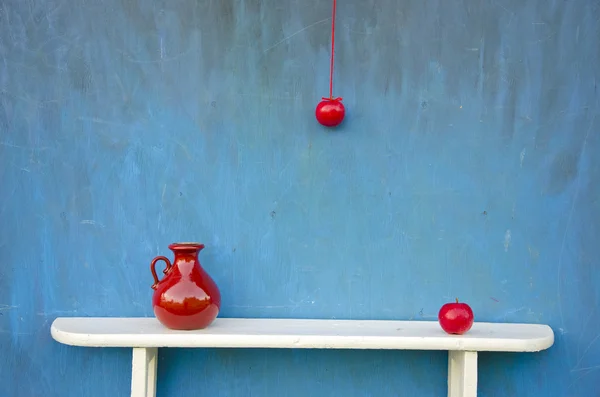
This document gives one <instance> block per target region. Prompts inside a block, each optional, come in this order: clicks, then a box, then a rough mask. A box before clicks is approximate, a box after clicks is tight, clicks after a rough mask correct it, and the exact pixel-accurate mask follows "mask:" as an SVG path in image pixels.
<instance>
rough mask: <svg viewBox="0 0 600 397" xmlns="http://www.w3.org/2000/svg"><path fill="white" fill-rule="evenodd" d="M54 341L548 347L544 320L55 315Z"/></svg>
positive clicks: (236, 345) (148, 344)
mask: <svg viewBox="0 0 600 397" xmlns="http://www.w3.org/2000/svg"><path fill="white" fill-rule="evenodd" d="M51 333H52V336H53V338H54V339H55V340H57V341H58V342H61V343H64V344H67V345H75V346H95V347H190V348H199V347H230V348H308V349H395V350H448V351H451V350H452V351H503V352H534V351H540V350H544V349H547V348H549V347H550V346H552V344H553V343H554V333H553V332H552V329H551V328H550V327H548V326H547V325H539V324H504V323H477V322H476V323H475V324H473V327H472V328H471V330H470V331H469V332H468V333H466V334H464V335H461V336H458V335H448V334H446V333H445V332H444V331H443V330H442V329H441V328H440V326H439V324H438V323H437V322H436V321H383V320H365V321H362V320H303V319H244V318H218V319H217V320H215V322H214V323H213V324H211V325H210V326H209V327H208V328H206V329H204V330H197V331H173V330H169V329H167V328H165V327H164V326H162V325H161V324H160V323H159V322H158V320H156V319H155V318H153V317H150V318H146V317H141V318H114V317H105V318H102V317H101V318H98V317H75V318H57V319H56V320H55V321H54V322H53V324H52V328H51Z"/></svg>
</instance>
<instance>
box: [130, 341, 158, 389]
mask: <svg viewBox="0 0 600 397" xmlns="http://www.w3.org/2000/svg"><path fill="white" fill-rule="evenodd" d="M157 361H158V348H156V347H134V348H133V360H132V363H131V397H156V368H157Z"/></svg>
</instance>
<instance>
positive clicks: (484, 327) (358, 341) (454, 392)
mask: <svg viewBox="0 0 600 397" xmlns="http://www.w3.org/2000/svg"><path fill="white" fill-rule="evenodd" d="M51 333H52V337H53V338H54V339H55V340H56V341H58V342H60V343H64V344H67V345H72V346H87V347H131V348H133V368H132V383H131V396H132V397H154V396H155V395H156V361H157V354H158V348H159V347H187V348H283V349H299V348H302V349H388V350H389V349H392V350H446V351H448V352H449V355H448V357H449V358H448V396H449V397H475V396H476V395H477V352H479V351H493V352H537V351H540V350H544V349H547V348H549V347H550V346H552V344H553V343H554V333H553V332H552V329H551V328H550V327H548V326H547V325H539V324H505V323H500V324H498V323H477V322H476V323H475V324H473V328H471V330H470V331H469V332H468V333H466V334H465V335H460V336H459V335H448V334H446V333H445V332H444V331H443V330H442V329H441V328H440V326H439V324H438V323H437V322H435V321H383V320H364V321H363V320H303V319H246V318H217V320H215V322H214V323H213V324H211V326H209V327H208V328H206V329H204V330H197V331H174V330H169V329H167V328H165V327H164V326H162V325H161V324H160V323H159V322H158V321H157V320H156V319H155V318H146V317H142V318H112V317H105V318H103V317H71V318H57V319H56V320H55V321H54V322H53V324H52V328H51Z"/></svg>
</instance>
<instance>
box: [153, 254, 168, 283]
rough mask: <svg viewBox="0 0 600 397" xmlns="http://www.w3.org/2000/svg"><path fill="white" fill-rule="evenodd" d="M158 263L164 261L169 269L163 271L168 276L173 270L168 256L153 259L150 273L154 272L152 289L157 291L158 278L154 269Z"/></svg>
mask: <svg viewBox="0 0 600 397" xmlns="http://www.w3.org/2000/svg"><path fill="white" fill-rule="evenodd" d="M158 261H164V262H165V264H166V265H167V267H165V270H163V273H164V274H167V273H168V271H169V270H171V267H172V265H171V261H169V258H167V257H166V256H157V257H156V258H154V259H152V262H151V263H150V271H151V272H152V277H154V284H152V287H151V288H152V289H156V287H157V286H158V282H159V280H158V276H157V275H156V269H155V268H154V267H155V265H156V262H158Z"/></svg>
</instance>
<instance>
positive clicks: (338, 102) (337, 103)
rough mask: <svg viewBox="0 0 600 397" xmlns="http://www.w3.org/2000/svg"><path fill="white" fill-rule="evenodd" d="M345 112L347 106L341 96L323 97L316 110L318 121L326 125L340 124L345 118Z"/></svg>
mask: <svg viewBox="0 0 600 397" xmlns="http://www.w3.org/2000/svg"><path fill="white" fill-rule="evenodd" d="M345 114H346V108H345V107H344V104H343V103H342V99H341V98H323V100H322V101H321V102H319V104H318V105H317V109H316V110H315V116H316V117H317V121H318V122H319V123H320V124H321V125H324V126H325V127H335V126H337V125H339V124H340V123H341V122H342V121H343V120H344V116H345Z"/></svg>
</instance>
